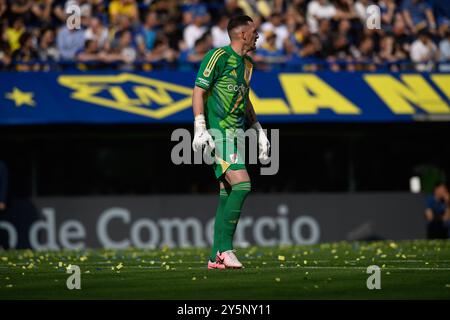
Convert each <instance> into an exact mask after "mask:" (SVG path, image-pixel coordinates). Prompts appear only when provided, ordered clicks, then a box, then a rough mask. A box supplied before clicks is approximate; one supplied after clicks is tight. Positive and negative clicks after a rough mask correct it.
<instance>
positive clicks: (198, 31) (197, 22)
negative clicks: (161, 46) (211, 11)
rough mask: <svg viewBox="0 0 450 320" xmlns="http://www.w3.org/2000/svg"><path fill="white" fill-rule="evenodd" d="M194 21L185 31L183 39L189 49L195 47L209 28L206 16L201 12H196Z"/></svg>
mask: <svg viewBox="0 0 450 320" xmlns="http://www.w3.org/2000/svg"><path fill="white" fill-rule="evenodd" d="M193 19H194V20H193V22H192V23H191V24H189V25H188V26H187V27H186V29H184V32H183V39H184V42H185V43H186V46H187V48H188V49H192V48H193V47H194V44H195V41H196V40H198V39H200V37H201V36H202V35H203V34H204V33H205V32H206V31H207V30H208V29H207V28H206V26H205V16H204V14H202V13H201V12H196V13H194V17H193Z"/></svg>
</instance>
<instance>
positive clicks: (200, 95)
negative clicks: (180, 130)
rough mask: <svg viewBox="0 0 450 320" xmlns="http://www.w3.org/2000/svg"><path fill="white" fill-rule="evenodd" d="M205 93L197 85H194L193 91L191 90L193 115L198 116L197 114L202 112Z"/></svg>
mask: <svg viewBox="0 0 450 320" xmlns="http://www.w3.org/2000/svg"><path fill="white" fill-rule="evenodd" d="M205 95H206V90H205V89H203V88H200V87H198V86H195V87H194V91H193V92H192V111H193V113H194V117H196V116H198V115H199V114H204V112H205V110H204V109H205V107H204V103H205Z"/></svg>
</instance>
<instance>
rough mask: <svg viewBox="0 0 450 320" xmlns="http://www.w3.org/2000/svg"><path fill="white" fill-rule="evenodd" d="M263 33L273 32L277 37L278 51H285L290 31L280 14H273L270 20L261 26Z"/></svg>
mask: <svg viewBox="0 0 450 320" xmlns="http://www.w3.org/2000/svg"><path fill="white" fill-rule="evenodd" d="M261 31H262V32H264V33H266V32H268V31H272V32H273V33H275V35H276V43H275V45H276V47H277V49H278V50H282V49H283V43H284V41H285V39H286V38H287V37H289V31H288V29H287V27H286V25H285V24H283V18H282V17H281V15H280V14H278V13H272V15H271V16H270V20H269V21H267V22H265V23H263V24H262V25H261Z"/></svg>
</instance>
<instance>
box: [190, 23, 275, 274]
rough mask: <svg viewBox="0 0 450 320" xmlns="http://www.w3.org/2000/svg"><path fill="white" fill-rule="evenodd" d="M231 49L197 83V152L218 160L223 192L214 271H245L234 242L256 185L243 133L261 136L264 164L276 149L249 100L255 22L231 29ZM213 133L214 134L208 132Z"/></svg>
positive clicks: (208, 63) (206, 63) (210, 58)
mask: <svg viewBox="0 0 450 320" xmlns="http://www.w3.org/2000/svg"><path fill="white" fill-rule="evenodd" d="M227 29H228V35H229V37H230V40H231V42H230V45H228V46H225V47H222V48H217V49H213V50H211V51H209V52H208V53H207V54H206V56H205V57H204V59H203V61H202V63H201V66H200V69H199V71H198V74H197V78H196V81H195V87H194V91H193V96H192V106H193V112H194V117H195V136H194V140H193V143H192V146H193V149H194V151H197V150H202V148H205V151H206V152H211V151H212V153H213V154H214V157H215V161H214V163H213V169H214V171H215V175H216V178H217V180H218V182H219V187H220V200H219V206H218V208H217V212H216V217H215V223H214V243H213V248H212V251H211V256H210V259H209V261H208V269H224V268H242V264H241V263H240V262H239V260H238V259H237V257H236V255H235V254H234V250H233V236H234V233H235V230H236V226H237V223H238V221H239V217H240V214H241V208H242V205H243V203H244V201H245V198H246V196H247V194H248V193H249V192H250V188H251V184H250V177H249V176H248V173H247V170H246V168H245V163H244V162H243V159H244V157H243V156H241V155H240V154H239V150H238V146H239V144H240V143H243V141H241V140H240V139H238V138H239V137H238V134H237V131H236V130H238V129H242V130H244V129H245V128H246V126H249V127H252V128H254V129H255V130H256V131H257V135H258V145H259V159H260V160H263V161H265V160H267V159H268V153H269V148H270V144H269V141H268V139H267V137H266V134H265V133H264V131H263V129H262V128H261V125H260V124H259V122H258V121H257V119H256V114H255V111H254V109H253V105H252V103H251V102H250V99H249V84H250V78H251V76H252V70H253V63H252V60H251V59H250V57H248V56H247V55H246V54H247V53H248V52H250V51H252V50H255V49H256V40H257V39H258V33H257V31H256V28H255V25H254V23H253V20H252V19H251V18H250V17H248V16H238V17H235V18H232V19H230V21H229V23H228V28H227ZM208 129H209V132H208V131H207V130H208Z"/></svg>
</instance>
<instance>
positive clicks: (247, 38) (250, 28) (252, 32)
mask: <svg viewBox="0 0 450 320" xmlns="http://www.w3.org/2000/svg"><path fill="white" fill-rule="evenodd" d="M241 36H242V40H243V41H244V45H245V46H246V47H247V48H249V49H250V51H253V50H256V40H258V38H259V35H258V32H257V31H256V26H255V24H254V23H253V22H249V23H248V24H247V25H246V26H244V27H243V28H242V34H241Z"/></svg>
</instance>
